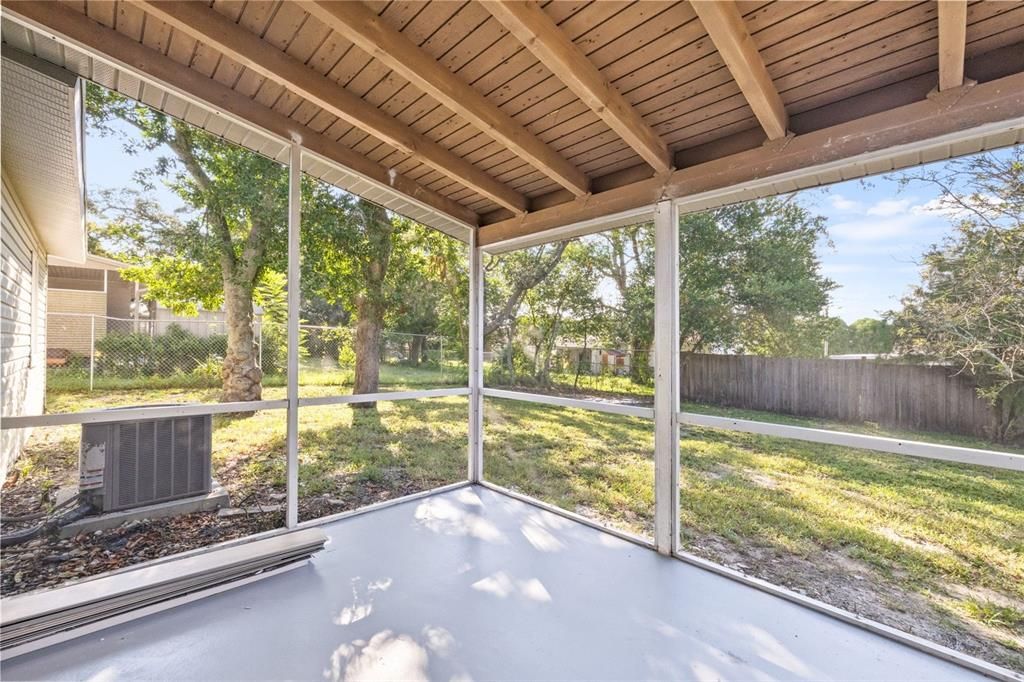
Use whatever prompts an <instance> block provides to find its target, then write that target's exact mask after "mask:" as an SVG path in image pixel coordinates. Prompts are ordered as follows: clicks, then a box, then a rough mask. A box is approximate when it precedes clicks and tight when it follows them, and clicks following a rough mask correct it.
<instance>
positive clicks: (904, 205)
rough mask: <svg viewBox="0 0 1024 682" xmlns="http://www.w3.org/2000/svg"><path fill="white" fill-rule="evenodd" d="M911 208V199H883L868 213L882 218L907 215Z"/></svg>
mask: <svg viewBox="0 0 1024 682" xmlns="http://www.w3.org/2000/svg"><path fill="white" fill-rule="evenodd" d="M910 208H911V201H910V199H882V200H881V201H878V202H875V204H874V205H872V206H871V207H870V208H868V211H867V213H868V215H876V216H882V217H888V216H897V215H902V214H905V213H907V212H908V211H909V210H910Z"/></svg>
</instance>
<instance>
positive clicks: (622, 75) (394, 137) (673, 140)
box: [4, 0, 1024, 233]
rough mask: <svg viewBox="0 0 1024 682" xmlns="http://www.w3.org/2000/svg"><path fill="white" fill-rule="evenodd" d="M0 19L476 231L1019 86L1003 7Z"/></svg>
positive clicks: (837, 5) (1020, 36) (436, 1)
mask: <svg viewBox="0 0 1024 682" xmlns="http://www.w3.org/2000/svg"><path fill="white" fill-rule="evenodd" d="M940 4H941V5H942V7H941V10H940V7H939V5H940ZM4 10H5V12H13V13H14V14H15V15H19V16H20V17H22V18H23V19H26V20H28V21H29V22H31V23H32V24H33V25H35V26H39V27H43V28H45V29H47V30H50V31H52V32H53V33H55V34H58V35H61V36H66V37H71V38H72V39H73V40H74V41H76V42H77V44H79V45H85V46H86V47H89V48H90V49H93V50H96V51H98V52H100V53H104V54H108V55H110V56H111V57H113V58H115V59H116V60H118V61H120V62H123V63H127V64H130V65H131V66H132V67H134V68H136V69H138V70H140V71H142V72H144V73H146V74H147V75H149V76H152V77H154V78H156V79H158V80H160V81H161V82H168V83H170V84H171V85H173V86H175V87H176V88H178V89H182V90H186V91H188V92H191V93H193V94H195V95H196V96H197V97H200V98H202V99H204V100H205V101H208V102H210V103H211V104H213V105H215V106H218V107H221V108H223V109H225V110H227V111H228V112H229V113H232V114H234V115H236V116H241V117H243V118H245V119H246V120H248V121H250V122H252V123H254V124H256V125H258V126H260V127H262V128H265V129H267V130H270V131H271V132H273V133H275V134H277V135H281V136H286V135H289V136H290V135H296V136H299V137H301V138H302V140H303V143H304V144H307V145H309V146H310V147H311V148H314V147H315V148H316V150H317V152H318V153H320V154H321V155H323V156H325V157H327V158H330V159H333V160H335V161H337V162H338V163H341V164H343V165H348V166H350V167H352V168H355V169H356V170H358V171H359V172H360V173H363V174H364V175H366V176H368V177H373V178H379V179H382V181H387V182H389V183H390V185H391V186H392V187H393V188H394V189H395V190H396V191H399V192H402V193H404V194H406V195H408V196H415V198H416V199H417V200H418V201H420V202H425V203H426V204H429V205H430V206H433V207H434V208H436V209H437V210H439V211H441V212H444V213H446V214H448V215H454V216H455V217H457V218H458V219H459V220H461V221H462V222H469V223H476V224H480V225H484V226H488V225H490V226H493V227H494V228H495V229H493V230H490V229H489V228H487V227H484V228H483V229H484V230H488V231H489V232H490V233H497V232H502V233H504V232H507V231H508V229H507V228H509V227H510V226H512V225H513V224H517V225H523V226H527V225H551V224H552V221H557V220H560V219H566V220H567V219H570V218H571V217H573V216H575V215H581V214H582V213H580V212H579V211H578V210H577V209H578V208H579V207H581V206H586V205H590V206H591V207H593V206H601V205H605V204H607V205H612V204H615V202H614V201H612V200H611V197H612V196H613V195H612V194H609V193H611V192H616V193H617V194H615V195H614V196H621V195H623V194H626V193H629V192H630V191H632V192H633V193H634V194H635V195H637V196H640V195H643V196H645V197H646V196H647V194H648V192H647V189H645V190H643V191H640V190H639V188H641V187H644V188H648V189H650V188H651V187H654V188H659V189H657V191H655V192H654V195H656V196H654V198H657V196H667V195H666V194H664V192H666V191H669V190H671V191H673V192H675V191H679V192H685V191H686V188H685V186H682V185H680V184H679V183H678V182H676V180H674V178H676V179H678V177H679V176H678V174H679V173H681V172H685V171H689V172H690V173H691V174H698V172H697V167H698V166H699V165H700V164H707V163H711V162H715V161H716V160H720V159H725V158H728V157H729V156H730V155H737V154H740V153H748V152H750V150H758V151H759V152H761V153H762V154H768V153H771V151H772V150H773V149H774V148H773V147H772V146H771V145H776V147H777V146H778V145H780V144H783V143H784V141H783V140H779V139H778V138H783V137H785V136H786V135H787V134H795V135H796V138H795V139H796V140H799V139H800V137H801V136H804V135H808V134H810V133H813V132H815V131H820V130H824V129H828V128H830V127H833V126H837V125H840V124H844V123H846V122H848V121H851V120H853V119H860V118H863V117H868V116H870V115H872V114H878V113H879V112H883V111H887V110H892V109H894V108H896V107H899V106H904V105H909V104H912V103H914V102H921V101H924V100H925V99H926V98H927V96H928V95H929V93H930V92H931V91H933V90H939V89H941V90H942V91H946V90H955V89H956V88H961V87H963V88H968V87H970V83H969V82H968V81H976V82H978V83H979V84H985V83H988V82H997V81H998V80H999V79H1002V78H1006V77H1011V76H1013V75H1014V74H1018V73H1020V72H1022V71H1024V56H1022V55H1024V3H1016V2H959V1H957V0H953V1H951V2H944V3H936V2H932V1H926V2H914V1H910V0H906V1H896V2H884V3H876V2H841V1H833V0H827V1H823V2H815V1H803V0H801V1H794V2H764V1H762V0H738V1H737V2H727V3H726V2H723V3H696V4H692V3H690V2H674V1H668V0H650V1H645V2H627V1H620V0H605V1H600V2H586V1H574V0H573V1H571V0H553V1H550V2H542V3H540V4H531V5H527V6H525V7H524V6H517V5H515V4H513V3H506V2H503V3H501V4H500V5H495V6H489V5H488V4H487V3H482V2H478V1H476V0H469V1H463V2H450V1H442V0H433V1H431V2H419V1H416V0H393V1H390V2H388V1H384V0H367V1H366V2H364V3H362V4H341V5H338V4H333V3H327V2H318V1H313V0H304V1H302V2H283V1H255V0H252V1H248V2H246V1H238V0H216V1H214V2H210V1H209V0H204V1H203V2H197V3H189V2H185V3H178V2H160V1H149V0H146V1H144V2H143V1H139V2H126V1H125V0H109V1H103V2H101V1H99V0H74V1H72V2H63V3H61V4H59V5H57V4H48V3H43V2H24V3H23V2H8V1H5V3H4ZM72 33H73V34H74V35H73V36H69V34H72ZM965 82H968V85H964V83H965ZM940 83H941V88H940ZM979 87H980V85H979ZM997 90H998V88H997ZM985 92H993V90H992V89H990V90H988V91H985ZM601 93H604V95H602V94H601ZM943 94H945V93H943ZM993 96H995V95H993ZM602 97H603V98H604V99H605V100H606V101H605V102H603V104H602V102H601V101H600V100H601V99H602ZM954 113H955V112H954ZM865 120H867V119H865ZM908 134H909V133H908ZM768 140H777V141H775V142H769V145H768V146H763V145H765V143H766V141H768ZM673 169H678V170H673ZM628 188H633V189H632V190H630V189H628ZM615 205H617V204H615ZM574 207H576V208H574ZM588 210H590V211H591V212H592V211H593V208H591V209H588ZM574 211H575V212H574ZM522 229H527V228H525V227H524V228H522ZM537 229H540V228H539V227H538V228H537Z"/></svg>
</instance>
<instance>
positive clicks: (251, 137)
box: [0, 17, 473, 242]
mask: <svg viewBox="0 0 1024 682" xmlns="http://www.w3.org/2000/svg"><path fill="white" fill-rule="evenodd" d="M0 33H2V37H3V41H4V42H5V43H7V44H9V45H11V46H13V47H15V48H17V49H19V50H21V51H23V52H27V53H29V54H31V55H35V56H37V57H39V58H40V59H43V60H45V61H47V62H50V63H52V64H54V65H56V66H58V67H61V68H63V69H66V70H68V71H70V72H72V73H74V74H77V75H79V76H81V77H82V78H85V79H86V80H90V81H93V82H94V83H98V84H100V85H102V86H104V87H106V88H108V89H110V90H113V91H115V92H119V93H121V94H122V95H125V96H127V97H130V98H132V99H135V100H138V101H140V102H142V103H143V104H146V105H148V106H150V107H152V108H153V109H156V110H159V111H162V112H164V113H166V114H168V115H170V116H173V117H175V118H178V119H182V120H184V121H187V122H189V123H191V124H192V125H194V126H196V127H197V128H201V129H203V130H205V131H207V132H209V133H212V134H214V135H217V136H218V137H222V138H224V139H226V140H229V141H231V142H234V143H235V144H238V145H241V146H243V147H246V148H247V149H251V150H253V151H255V152H259V153H260V154H263V155H264V156H267V157H270V158H272V159H274V160H275V161H278V162H279V163H282V164H287V163H288V150H289V146H290V143H289V141H287V140H285V139H283V138H280V137H278V136H276V135H273V134H271V133H268V132H266V131H264V130H262V129H259V128H257V127H256V126H253V125H252V124H250V123H247V122H245V121H242V120H240V119H236V118H235V117H233V116H230V115H228V114H226V113H224V112H221V111H219V110H217V109H216V108H215V107H212V106H209V105H207V104H205V103H203V102H200V101H198V100H196V99H194V98H191V97H188V96H186V95H185V94H184V93H178V92H177V91H174V90H172V89H171V88H168V87H165V86H164V85H162V84H160V83H157V82H155V81H153V80H152V79H150V78H148V77H146V76H143V75H142V74H139V73H134V72H132V71H130V70H129V69H126V68H123V67H121V66H119V65H117V64H115V63H113V62H112V61H110V60H107V59H105V58H103V57H101V56H98V55H93V54H91V53H89V52H87V51H85V50H82V49H79V48H77V47H74V46H71V45H67V44H64V43H63V42H60V41H58V40H56V39H54V38H52V37H49V36H46V35H43V34H42V33H39V32H38V31H35V30H33V29H31V28H29V27H27V26H24V25H22V24H20V23H18V22H16V21H14V20H12V19H11V18H9V17H4V18H3V21H2V27H0ZM302 169H303V171H304V172H306V173H308V174H310V175H312V176H314V177H317V178H319V179H321V180H323V181H324V182H327V183H329V184H332V185H334V186H336V187H339V188H341V189H343V190H345V191H346V192H350V193H352V194H355V195H358V196H361V197H363V198H364V199H367V200H369V201H373V202H374V203H377V204H380V205H381V206H384V207H385V208H387V209H389V210H391V211H394V212H395V213H398V214H400V215H403V216H405V217H407V218H411V219H412V220H415V221H417V222H419V223H422V224H423V225H427V226H429V227H433V228H434V229H437V230H440V231H441V232H444V233H445V234H448V235H451V236H453V237H455V238H457V239H459V240H461V241H464V242H468V241H469V237H470V230H471V229H473V228H471V227H470V226H469V225H466V224H465V223H462V222H460V221H458V220H456V219H455V218H453V217H451V216H448V215H446V214H443V213H440V212H439V211H436V210H434V209H432V208H430V207H428V206H426V205H425V204H421V203H419V202H417V201H415V200H413V199H411V198H409V197H407V196H405V195H403V194H399V193H397V192H395V191H394V190H392V189H391V188H389V187H387V186H386V185H383V184H381V183H379V182H377V181H376V180H371V179H369V178H366V177H364V176H362V175H359V174H358V173H355V172H354V171H351V170H349V169H348V168H345V167H343V166H340V165H339V164H337V163H334V162H333V161H330V160H328V159H325V158H321V157H319V156H317V155H315V154H313V153H311V152H309V151H306V150H304V151H303V162H302Z"/></svg>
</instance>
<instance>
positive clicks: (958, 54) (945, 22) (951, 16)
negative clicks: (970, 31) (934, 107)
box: [938, 0, 967, 91]
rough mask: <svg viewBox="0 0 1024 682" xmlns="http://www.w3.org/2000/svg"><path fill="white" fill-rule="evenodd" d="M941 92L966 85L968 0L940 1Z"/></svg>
mask: <svg viewBox="0 0 1024 682" xmlns="http://www.w3.org/2000/svg"><path fill="white" fill-rule="evenodd" d="M938 4H939V90H940V91H942V90H949V89H950V88H959V87H960V86H961V85H963V84H964V56H965V54H966V48H967V0H939V3H938Z"/></svg>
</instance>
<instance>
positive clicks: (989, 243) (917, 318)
mask: <svg viewBox="0 0 1024 682" xmlns="http://www.w3.org/2000/svg"><path fill="white" fill-rule="evenodd" d="M903 181H904V182H906V183H913V182H925V183H929V184H931V185H933V186H937V187H939V188H940V190H941V192H942V195H941V202H940V204H941V206H940V208H941V210H943V211H945V212H946V213H947V214H948V215H949V216H950V218H951V219H952V221H953V228H954V229H953V232H952V234H951V235H949V236H948V237H947V238H946V239H944V240H943V241H942V242H941V243H939V244H935V245H933V246H932V247H931V248H930V249H929V250H928V251H927V252H926V253H925V254H924V256H923V259H922V269H921V282H920V284H918V285H917V286H915V287H914V288H913V289H912V290H911V292H910V293H909V294H908V295H907V296H906V297H905V298H904V299H903V308H902V309H901V310H900V311H898V312H897V313H896V314H895V315H894V316H893V321H894V324H895V327H896V345H897V348H898V349H900V350H901V351H902V352H904V353H906V354H908V355H913V356H918V357H921V358H923V359H926V360H930V361H939V362H945V363H952V364H955V365H956V366H957V367H959V368H960V369H961V371H963V372H967V373H969V374H971V375H973V376H975V377H976V378H977V380H978V382H979V384H980V389H979V390H980V392H981V394H982V396H984V397H985V398H987V399H988V400H989V401H991V402H992V403H993V404H996V405H997V406H998V407H999V408H1000V409H999V412H1000V424H999V428H1000V434H999V435H1000V436H1001V437H1003V438H1012V437H1014V436H1015V435H1016V434H1018V433H1019V432H1020V431H1021V430H1024V424H1022V423H1021V422H1022V421H1024V218H1022V216H1024V149H1022V148H1021V147H1017V148H1015V149H1014V150H1013V151H1012V152H1011V153H1008V154H1004V155H996V154H983V155H980V156H976V157H972V158H968V159H961V160H956V161H952V162H950V163H949V164H947V165H945V166H944V167H942V168H941V169H935V170H930V171H927V172H924V173H908V174H905V175H904V176H903Z"/></svg>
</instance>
